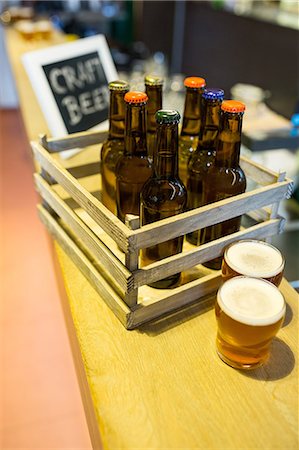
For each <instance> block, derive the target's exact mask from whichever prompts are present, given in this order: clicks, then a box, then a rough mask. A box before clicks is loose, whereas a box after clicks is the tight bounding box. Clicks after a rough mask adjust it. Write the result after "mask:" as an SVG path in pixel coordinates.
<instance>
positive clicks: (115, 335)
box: [6, 29, 298, 449]
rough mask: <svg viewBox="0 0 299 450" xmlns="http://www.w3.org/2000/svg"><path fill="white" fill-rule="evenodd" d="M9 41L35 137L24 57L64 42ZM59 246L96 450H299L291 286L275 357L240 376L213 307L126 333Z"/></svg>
mask: <svg viewBox="0 0 299 450" xmlns="http://www.w3.org/2000/svg"><path fill="white" fill-rule="evenodd" d="M6 38H7V40H6V42H7V50H8V54H9V57H10V60H11V64H12V69H13V73H14V75H15V79H16V85H17V88H18V92H19V97H20V103H21V110H22V113H23V117H24V122H25V126H26V129H27V133H28V137H29V138H30V139H36V138H37V135H38V134H39V133H43V132H47V126H46V123H45V121H44V119H43V117H42V114H41V112H40V109H39V106H38V103H37V101H36V99H35V97H34V94H33V92H32V89H31V86H30V83H29V80H28V78H27V76H26V74H25V71H24V69H23V67H22V66H21V63H20V60H19V58H20V55H21V54H22V53H23V52H24V51H28V50H30V49H33V48H32V46H34V45H37V46H39V47H40V46H42V45H49V44H51V43H58V42H57V40H58V41H62V40H63V37H59V38H58V39H57V40H55V42H51V41H49V42H47V43H45V42H43V43H40V42H39V43H36V44H34V43H26V42H25V41H23V40H22V39H21V38H20V36H19V35H18V34H17V33H16V32H15V31H14V30H12V29H8V30H7V32H6ZM28 46H29V48H28ZM74 158H76V156H75V157H74ZM54 249H55V252H54V254H55V258H57V260H58V262H59V266H60V269H59V271H58V278H60V281H63V290H64V291H65V293H66V295H65V294H63V293H62V296H61V299H62V303H63V307H64V311H65V317H66V324H67V328H68V331H69V334H70V340H71V343H72V347H73V352H74V357H75V362H76V366H77V371H78V379H79V383H80V387H81V392H82V397H83V401H84V405H85V410H86V415H87V420H88V422H89V428H90V434H91V439H92V442H93V446H94V448H99V447H100V446H101V445H103V447H104V448H105V449H120V448H121V449H165V448H168V449H170V448H173V449H175V448H176V449H178V448H179V449H195V448H197V449H241V448H242V449H243V448H252V449H261V448H263V449H267V448H269V449H270V448H280V449H296V448H298V322H297V317H298V294H297V293H296V292H295V291H294V290H293V289H292V288H291V286H290V285H289V283H288V282H287V281H286V280H283V283H282V285H281V290H282V292H283V294H284V296H285V298H286V301H287V304H288V308H287V316H286V320H285V323H284V326H283V328H282V329H281V330H280V332H279V333H278V336H277V338H276V339H275V340H274V343H273V347H272V354H271V358H270V360H269V362H268V363H267V364H266V365H265V366H264V367H262V368H259V369H256V370H254V371H250V372H241V371H238V370H234V369H231V368H230V367H228V366H227V365H225V364H224V363H223V362H222V361H221V360H220V359H219V358H218V356H217V354H216V350H215V335H216V321H215V317H214V311H213V304H212V302H211V303H210V304H208V305H207V308H206V309H205V310H204V311H202V310H200V308H199V307H197V306H196V305H195V306H194V307H193V308H192V309H191V311H190V310H189V312H181V313H178V314H176V315H174V316H173V317H172V318H170V319H167V320H160V321H158V322H156V323H152V324H148V325H145V326H143V327H141V328H140V329H139V330H134V331H127V330H125V329H124V328H123V326H122V325H121V324H120V323H119V321H118V320H117V318H116V317H115V316H114V314H113V313H112V312H111V311H110V310H109V308H108V307H107V306H106V304H105V303H104V302H103V301H102V300H101V298H100V296H99V295H98V294H97V293H96V291H95V290H94V289H93V288H92V287H91V285H90V284H89V283H88V281H87V280H86V279H85V278H84V276H83V275H82V274H81V272H80V271H79V269H78V268H77V267H76V266H75V265H74V264H73V262H72V261H71V260H70V258H69V257H68V256H67V255H66V254H65V253H64V252H63V250H62V249H61V248H60V247H59V245H58V244H57V243H55V244H54ZM61 275H62V279H61ZM100 436H101V437H100ZM101 441H102V444H101Z"/></svg>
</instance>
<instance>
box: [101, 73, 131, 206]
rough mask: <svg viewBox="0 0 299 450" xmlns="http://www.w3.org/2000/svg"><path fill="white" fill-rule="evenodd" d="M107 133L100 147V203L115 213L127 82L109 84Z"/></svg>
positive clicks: (122, 143)
mask: <svg viewBox="0 0 299 450" xmlns="http://www.w3.org/2000/svg"><path fill="white" fill-rule="evenodd" d="M109 88H110V109H109V135H108V139H107V141H105V142H104V143H103V146H102V149H101V174H102V203H103V204H104V205H105V206H106V208H108V209H109V210H110V211H111V212H113V213H114V214H116V212H117V208H116V176H115V168H116V164H117V161H118V159H119V157H120V156H121V155H122V154H123V152H124V132H125V102H124V95H125V93H126V92H127V91H128V84H127V83H126V82H122V81H115V82H112V83H110V84H109Z"/></svg>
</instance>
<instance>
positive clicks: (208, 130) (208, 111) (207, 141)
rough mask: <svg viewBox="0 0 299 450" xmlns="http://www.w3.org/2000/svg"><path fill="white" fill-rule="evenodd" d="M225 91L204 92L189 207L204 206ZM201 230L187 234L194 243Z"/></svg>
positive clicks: (191, 164) (191, 163) (190, 171)
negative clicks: (206, 182)
mask: <svg viewBox="0 0 299 450" xmlns="http://www.w3.org/2000/svg"><path fill="white" fill-rule="evenodd" d="M223 95H224V92H223V91H222V90H221V89H210V90H206V91H205V92H204V94H203V115H202V121H201V130H200V133H199V141H198V146H197V149H196V150H195V152H193V153H192V154H191V156H190V159H189V163H188V181H187V191H188V209H194V208H199V207H200V206H203V205H204V204H205V203H204V200H203V181H204V178H205V177H206V176H207V173H208V171H209V170H210V168H211V167H212V166H213V165H214V161H215V155H216V141H217V136H218V130H219V113H220V106H221V102H222V100H223ZM200 234H201V230H196V231H194V232H192V233H189V234H188V235H187V237H186V238H187V240H188V242H190V243H191V244H193V245H199V244H200Z"/></svg>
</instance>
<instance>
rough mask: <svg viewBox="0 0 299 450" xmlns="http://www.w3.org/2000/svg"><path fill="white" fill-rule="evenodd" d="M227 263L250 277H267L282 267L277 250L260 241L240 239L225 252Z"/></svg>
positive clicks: (280, 257)
mask: <svg viewBox="0 0 299 450" xmlns="http://www.w3.org/2000/svg"><path fill="white" fill-rule="evenodd" d="M225 259H226V262H227V263H228V265H229V266H230V267H231V268H232V269H233V270H234V271H235V272H237V273H240V274H241V275H247V276H252V277H261V278H269V277H273V276H275V275H277V274H278V273H279V272H280V271H281V270H282V268H283V263H284V261H283V257H282V255H281V253H280V252H279V250H277V249H276V248H275V247H273V246H272V245H268V244H265V243H264V242H261V241H243V242H242V241H241V242H238V243H236V244H235V245H232V246H231V247H229V248H228V249H227V251H226V253H225Z"/></svg>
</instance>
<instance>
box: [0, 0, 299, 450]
mask: <svg viewBox="0 0 299 450" xmlns="http://www.w3.org/2000/svg"><path fill="white" fill-rule="evenodd" d="M12 28H13V29H15V30H16V31H17V32H18V33H19V35H20V36H21V37H22V39H23V40H24V45H25V43H26V45H27V44H28V48H27V50H30V49H32V46H31V43H32V42H33V41H34V40H42V41H44V42H45V45H50V43H51V39H52V36H53V35H57V34H58V35H62V36H64V37H63V39H64V40H66V41H72V40H75V39H79V38H83V37H88V36H93V35H96V34H100V33H102V34H104V35H105V36H106V39H107V41H108V44H109V47H110V50H111V54H112V57H113V60H114V63H115V66H116V68H117V71H118V73H119V77H120V78H123V79H126V80H128V81H129V82H130V85H131V88H132V89H139V90H143V89H144V74H146V73H147V74H148V73H152V74H156V75H161V76H163V77H164V79H165V86H164V107H169V108H175V109H178V110H179V111H180V112H181V113H182V112H183V107H184V95H185V88H184V85H183V81H184V78H185V77H186V76H201V77H203V78H205V79H206V80H207V85H208V87H220V88H223V89H224V91H225V97H226V98H235V99H239V100H243V101H244V102H245V103H246V105H247V110H246V114H245V116H244V126H243V131H244V132H243V143H242V152H243V154H245V155H247V156H249V157H251V158H252V159H254V160H256V161H258V162H261V163H262V164H263V165H265V166H266V167H268V168H272V169H273V170H275V171H280V170H281V171H286V172H287V176H288V177H290V178H293V180H294V192H293V194H292V198H291V199H290V200H288V201H286V202H284V204H283V205H282V206H281V209H282V210H281V211H280V212H281V213H282V215H284V216H286V218H287V222H286V227H285V232H284V233H283V234H282V235H280V236H275V237H274V238H273V241H272V242H273V243H274V245H276V246H277V247H279V248H280V249H281V250H282V252H283V253H284V255H285V256H286V262H287V263H286V274H285V275H286V278H287V279H288V280H289V281H290V282H291V283H292V284H293V286H294V287H295V288H296V287H298V280H299V258H298V254H299V251H298V248H299V245H298V244H299V190H298V173H299V157H298V150H299V39H298V31H299V3H298V1H297V0H277V1H274V0H260V1H254V0H211V1H191V0H189V1H163V0H162V1H150V0H139V1H126V0H124V1H108V0H81V1H80V0H64V1H62V0H61V1H59V0H53V1H41V0H36V1H34V0H31V1H29V0H28V1H21V0H10V1H8V0H7V1H4V0H2V1H1V0H0V113H1V116H0V118H1V121H0V132H1V157H2V162H3V164H2V169H1V172H2V173H1V180H2V211H1V212H2V214H3V227H4V232H3V236H4V239H3V249H4V252H2V257H3V259H2V261H1V265H2V269H3V270H2V271H1V273H2V274H3V275H4V278H5V279H6V282H5V283H3V286H4V292H3V298H4V299H5V301H4V309H3V311H4V314H3V316H2V319H1V321H2V322H1V324H2V325H4V327H2V328H3V329H2V331H3V330H4V329H5V336H6V338H5V342H4V347H3V348H4V358H3V361H4V367H3V370H2V371H1V372H2V375H1V376H2V381H1V385H2V387H3V392H4V395H3V405H4V407H3V411H4V415H3V420H0V422H1V423H0V431H1V433H2V435H3V448H30V449H32V448H50V447H51V448H90V442H89V438H88V432H87V428H86V423H85V418H84V414H83V410H82V405H81V400H80V397H79V392H78V387H77V382H76V376H75V372H74V368H73V366H72V362H71V358H70V350H69V346H68V345H69V344H68V342H67V337H66V334H65V329H64V328H65V327H64V324H63V320H62V315H61V311H60V309H59V300H58V291H57V288H56V285H55V279H54V276H53V269H52V262H51V260H50V259H51V258H50V256H49V255H48V249H47V242H46V237H45V232H44V230H43V228H42V226H41V225H40V224H39V222H38V219H37V218H36V213H35V203H36V201H37V200H36V195H35V193H34V191H33V182H32V178H31V174H32V162H31V156H30V151H29V146H28V137H27V136H26V130H25V129H24V124H23V121H22V116H21V113H20V101H19V96H18V92H17V89H16V83H15V74H14V72H13V70H12V66H11V55H10V54H9V51H8V46H7V31H8V30H10V29H12ZM47 42H48V44H47ZM32 120H34V118H32ZM16 180H18V183H16ZM20 224H23V227H25V228H26V230H27V233H29V231H30V233H29V234H28V235H27V234H26V239H24V234H22V232H21V228H20ZM25 228H23V229H25ZM28 230H29V231H28ZM25 241H26V242H25ZM47 255H48V256H47ZM5 289H6V290H5ZM56 298H57V299H56ZM30 308H31V309H30ZM16 311H21V312H22V314H20V315H18V314H16ZM26 314H27V316H26ZM16 315H17V317H16ZM45 316H46V317H47V320H46V322H43V325H42V326H41V321H40V320H37V319H38V318H41V317H45ZM50 318H51V320H50ZM28 325H29V326H28ZM5 326H6V328H5ZM34 327H35V328H36V329H35V328H34ZM47 327H48V328H47ZM34 329H35V332H36V333H38V335H39V337H40V338H39V339H38V341H39V342H37V339H36V338H35V337H34V333H33V332H32V333H31V330H34ZM29 348H30V355H28V349H29Z"/></svg>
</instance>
